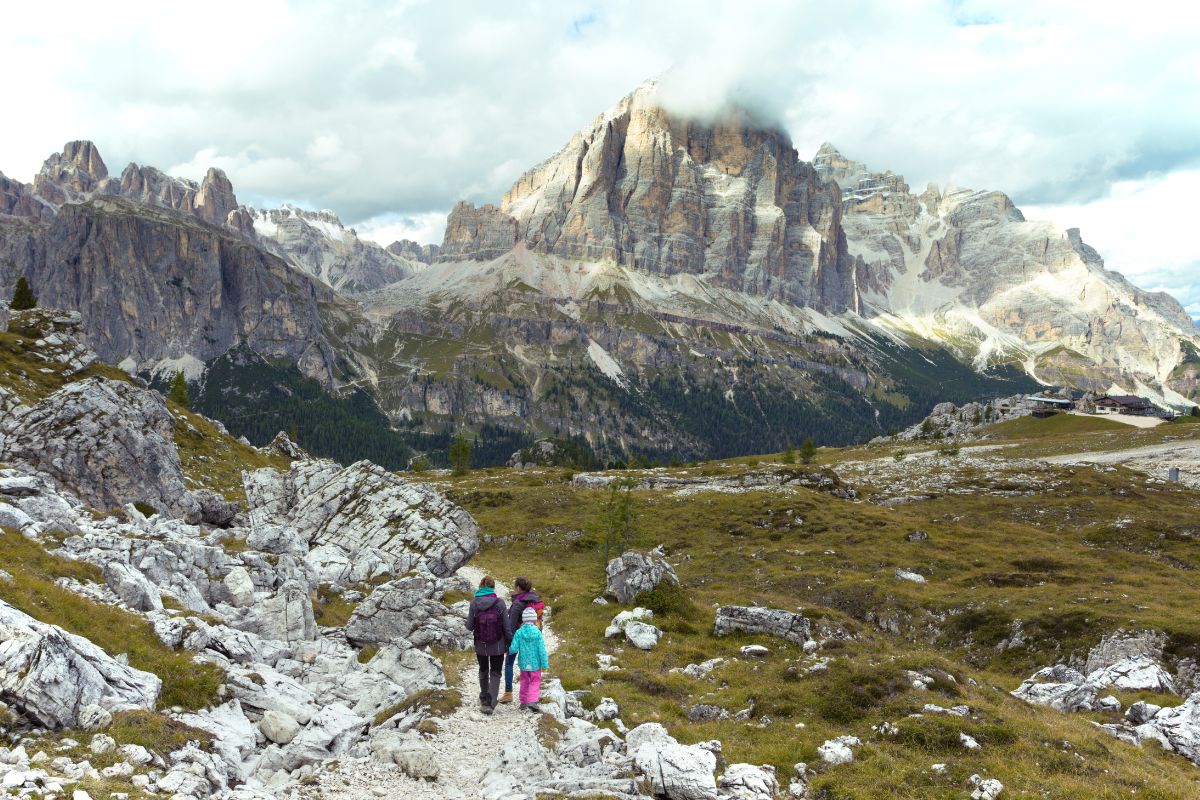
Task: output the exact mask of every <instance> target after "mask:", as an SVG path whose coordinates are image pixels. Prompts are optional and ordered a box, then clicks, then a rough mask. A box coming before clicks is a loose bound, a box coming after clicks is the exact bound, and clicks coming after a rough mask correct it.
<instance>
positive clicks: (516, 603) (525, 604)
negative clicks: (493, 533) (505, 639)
mask: <svg viewBox="0 0 1200 800" xmlns="http://www.w3.org/2000/svg"><path fill="white" fill-rule="evenodd" d="M513 585H514V586H515V587H516V589H517V591H516V594H514V595H513V596H512V605H510V606H509V608H508V627H509V630H510V631H514V632H515V631H517V630H520V628H521V615H522V614H523V613H524V612H525V609H526V608H534V609H535V610H537V612H538V627H539V628H540V627H541V626H542V625H541V617H542V614H541V610H542V608H544V605H543V603H542V598H541V596H539V595H538V593H537V592H535V591H534V590H533V584H532V583H531V582H530V580H529V578H517V579H516V580H515V581H513ZM516 660H517V654H516V653H509V654H508V655H507V656H506V657H505V659H504V694H502V695H500V702H501V703H511V702H512V699H513V695H512V693H513V662H515V661H516Z"/></svg>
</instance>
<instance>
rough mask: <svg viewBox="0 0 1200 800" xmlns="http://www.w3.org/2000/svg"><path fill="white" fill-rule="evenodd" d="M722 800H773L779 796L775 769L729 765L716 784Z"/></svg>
mask: <svg viewBox="0 0 1200 800" xmlns="http://www.w3.org/2000/svg"><path fill="white" fill-rule="evenodd" d="M718 787H719V789H720V791H721V797H722V800H726V799H728V800H774V798H775V797H777V796H778V795H779V780H778V779H777V778H776V777H775V768H774V767H772V766H768V765H764V766H761V767H756V766H754V765H753V764H730V765H729V766H728V767H726V768H725V774H723V775H722V776H721V780H720V782H719V784H718Z"/></svg>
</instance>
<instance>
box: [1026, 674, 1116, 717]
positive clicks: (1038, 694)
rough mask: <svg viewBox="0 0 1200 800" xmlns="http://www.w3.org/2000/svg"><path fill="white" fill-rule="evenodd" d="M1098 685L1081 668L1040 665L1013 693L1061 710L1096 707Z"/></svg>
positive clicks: (1034, 703) (1041, 704)
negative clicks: (1040, 667) (1089, 681)
mask: <svg viewBox="0 0 1200 800" xmlns="http://www.w3.org/2000/svg"><path fill="white" fill-rule="evenodd" d="M1097 694H1098V692H1097V691H1096V687H1095V686H1094V685H1092V684H1090V683H1088V680H1087V678H1086V677H1084V675H1083V674H1082V673H1081V672H1079V671H1078V670H1075V669H1071V668H1070V667H1067V666H1064V665H1061V664H1059V665H1055V666H1053V667H1046V668H1045V669H1040V670H1038V671H1037V672H1035V673H1034V674H1033V675H1031V676H1030V677H1029V678H1027V679H1026V680H1025V681H1023V682H1022V683H1021V685H1020V686H1018V687H1017V688H1016V689H1014V690H1013V692H1012V695H1013V697H1017V698H1020V699H1021V700H1024V701H1025V702H1027V703H1032V704H1033V705H1038V706H1048V707H1049V708H1053V709H1056V710H1058V711H1092V710H1093V709H1095V708H1096V702H1097V700H1096V695H1097Z"/></svg>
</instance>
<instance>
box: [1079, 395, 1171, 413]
mask: <svg viewBox="0 0 1200 800" xmlns="http://www.w3.org/2000/svg"><path fill="white" fill-rule="evenodd" d="M1095 405H1096V413H1097V414H1132V415H1134V416H1139V417H1149V416H1153V415H1155V414H1157V413H1158V408H1157V407H1155V405H1154V404H1153V403H1151V402H1150V401H1149V400H1147V399H1146V398H1144V397H1138V396H1137V395H1135V394H1113V395H1108V394H1105V395H1101V396H1099V397H1097V398H1096V401H1095Z"/></svg>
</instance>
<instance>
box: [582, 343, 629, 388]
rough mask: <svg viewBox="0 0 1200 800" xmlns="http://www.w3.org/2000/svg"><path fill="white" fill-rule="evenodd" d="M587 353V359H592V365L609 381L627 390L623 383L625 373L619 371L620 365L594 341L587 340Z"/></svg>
mask: <svg viewBox="0 0 1200 800" xmlns="http://www.w3.org/2000/svg"><path fill="white" fill-rule="evenodd" d="M587 353H588V357H589V358H591V359H592V363H593V364H595V365H596V366H597V367H598V368H599V369H600V371H601V372H603V373H604V374H605V375H606V376H607V377H608V378H609V379H611V380H612V381H613V382H614V383H616V384H617V385H618V386H620V387H621V388H622V389H626V388H628V385H627V384H626V383H625V373H624V372H623V371H622V370H621V365H620V364H618V363H617V362H616V359H614V358H613V357H612V356H610V355H609V354H608V351H607V350H605V349H604V348H603V347H601V346H600V345H599V343H598V342H596V340H595V339H588V348H587Z"/></svg>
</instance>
